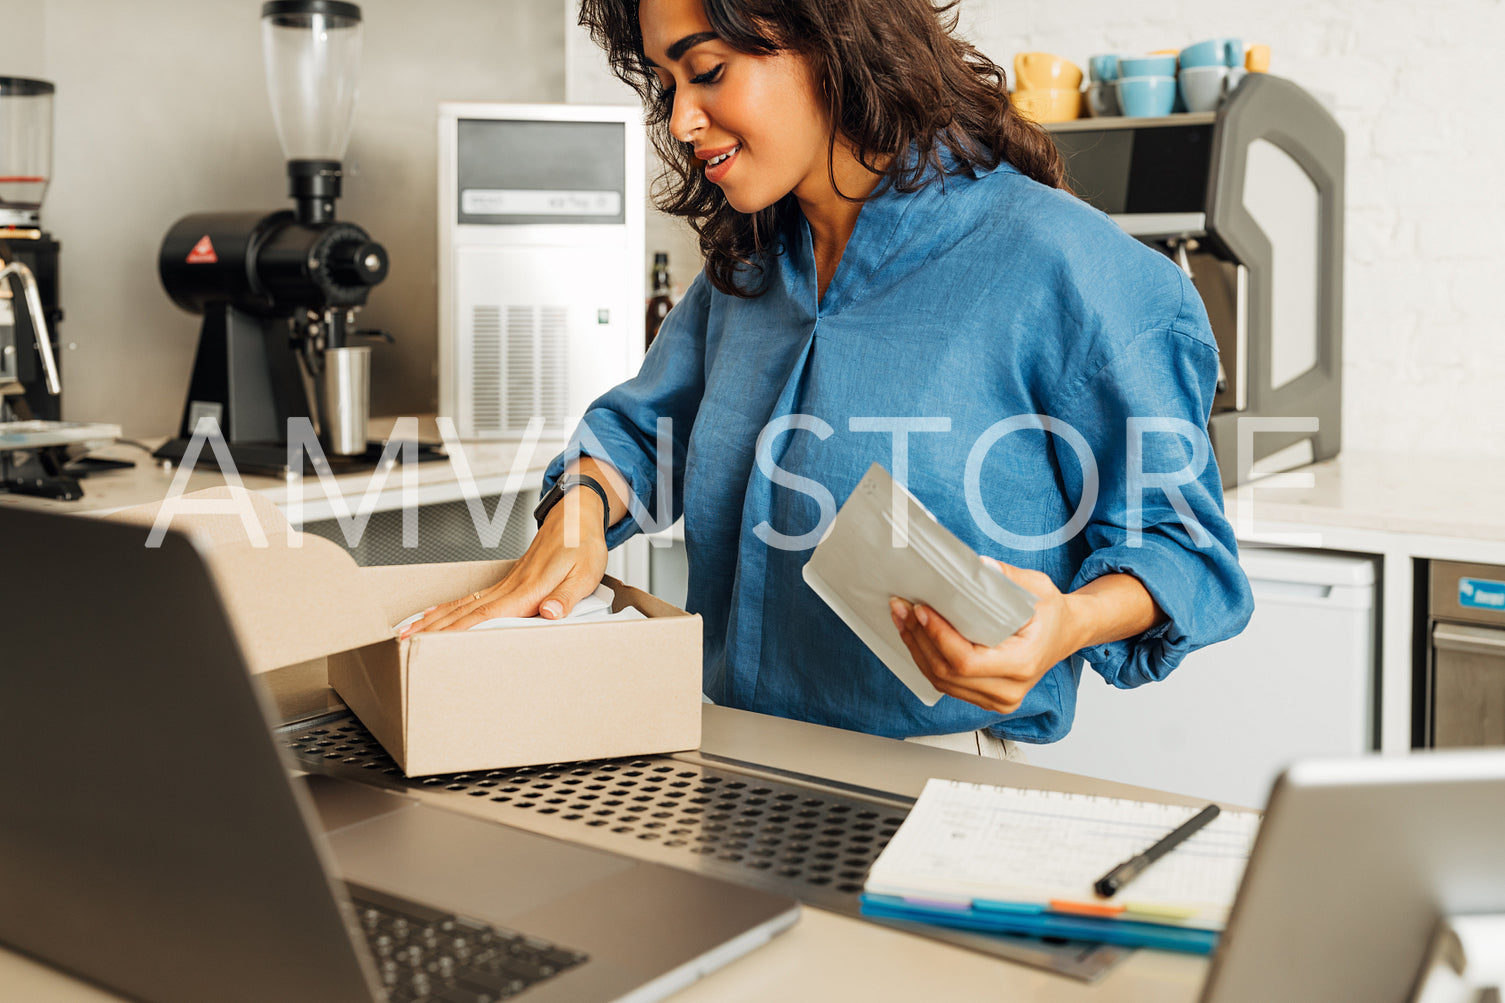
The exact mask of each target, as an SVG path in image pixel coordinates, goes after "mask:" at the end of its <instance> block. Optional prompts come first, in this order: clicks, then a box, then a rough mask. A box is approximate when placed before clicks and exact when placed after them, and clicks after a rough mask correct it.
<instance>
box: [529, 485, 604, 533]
mask: <svg viewBox="0 0 1505 1003" xmlns="http://www.w3.org/2000/svg"><path fill="white" fill-rule="evenodd" d="M575 488H590V489H591V490H592V491H594V492H595V493H596V494H597V495H599V496H600V497H601V532H602V533H605V532H607V531H609V530H610V529H611V500H610V499H609V498H607V497H606V489H605V488H603V487H602V486H601V482H600V481H598V480H596V479H595V478H594V477H590V476H587V475H585V474H565V475H564V476H563V477H561V478H559V480H557V481H555V482H554V486H553V487H552V488H550V489H549V492H548V494H546V495H544V496H543V498H542V499H541V500H540V501H539V503H538V507H537V508H535V509H534V510H533V518H534V519H536V520H537V521H538V525H539V526H540V527H542V526H543V521H544V519H546V518H548V515H549V511H550V510H551V509H553V507H554V506H555V505H558V504H559V499H561V498H563V497H564V496H565V495H567V494H569V493H570V492H571V491H572V490H574V489H575Z"/></svg>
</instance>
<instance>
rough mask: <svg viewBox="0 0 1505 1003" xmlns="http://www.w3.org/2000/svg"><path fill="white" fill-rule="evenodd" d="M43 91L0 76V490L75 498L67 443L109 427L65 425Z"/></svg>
mask: <svg viewBox="0 0 1505 1003" xmlns="http://www.w3.org/2000/svg"><path fill="white" fill-rule="evenodd" d="M53 92H54V88H53V85H52V84H51V83H49V82H47V81H46V80H29V79H25V78H22V77H0V491H6V492H11V493H15V494H29V495H37V496H39V497H43V498H54V499H58V500H62V501H73V500H76V499H78V498H80V497H82V494H83V491H82V489H81V488H80V487H79V483H78V477H80V476H82V473H81V472H79V471H78V470H77V469H76V468H71V467H68V466H67V464H68V462H69V461H68V453H67V450H68V449H69V448H70V447H74V446H78V445H91V444H97V443H107V442H110V441H112V440H113V439H115V438H117V437H119V435H120V428H119V426H117V425H106V424H96V423H86V422H65V421H61V420H59V419H60V418H61V416H62V392H63V383H62V371H61V366H60V353H59V348H60V346H59V344H58V331H57V329H58V323H59V322H60V321H61V320H62V319H63V311H62V310H61V309H59V308H58V243H57V241H55V240H53V239H52V236H51V235H50V234H48V233H47V232H46V231H44V230H43V229H42V226H41V210H42V199H43V197H44V196H45V195H46V194H47V184H48V181H49V180H50V178H51V175H52V97H53Z"/></svg>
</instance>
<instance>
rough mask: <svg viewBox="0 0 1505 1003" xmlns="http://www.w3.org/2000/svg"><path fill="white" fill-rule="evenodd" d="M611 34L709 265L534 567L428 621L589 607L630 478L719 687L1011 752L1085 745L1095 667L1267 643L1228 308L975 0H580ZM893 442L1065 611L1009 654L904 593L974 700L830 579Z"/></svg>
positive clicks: (921, 633)
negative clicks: (1041, 113)
mask: <svg viewBox="0 0 1505 1003" xmlns="http://www.w3.org/2000/svg"><path fill="white" fill-rule="evenodd" d="M581 23H582V24H585V25H587V26H589V27H590V29H591V31H592V33H593V36H594V37H595V38H596V40H597V41H598V42H600V43H601V44H602V45H604V47H605V48H606V50H607V53H608V56H609V58H610V62H611V65H612V67H613V69H614V71H615V72H616V73H617V75H618V76H620V77H621V78H622V79H624V80H625V81H627V82H628V83H629V84H631V85H632V86H634V87H635V88H636V89H637V91H638V92H639V93H640V94H641V95H642V96H643V97H644V100H645V102H646V103H647V105H648V109H649V111H648V121H649V127H650V129H651V130H652V134H653V136H654V140H655V142H656V145H657V146H658V148H659V151H660V153H661V154H662V156H663V157H664V160H665V162H666V163H667V164H669V165H670V167H671V168H672V177H671V178H670V179H669V180H668V183H667V185H666V186H665V189H664V191H663V192H662V195H661V198H660V207H661V208H663V209H665V210H666V211H668V212H672V213H675V214H677V215H680V216H684V217H686V218H687V219H689V220H690V222H691V223H692V225H693V226H694V227H695V228H696V230H697V231H698V233H699V234H700V241H701V247H702V249H703V250H704V252H705V254H706V267H705V270H704V272H703V273H702V274H701V275H700V276H699V277H698V278H697V279H696V280H695V282H694V283H693V284H692V285H691V287H690V288H689V290H688V291H687V292H686V294H685V296H684V298H683V300H682V301H681V302H680V303H679V305H677V306H676V307H675V308H674V310H673V311H672V312H671V313H670V315H669V316H668V317H667V318H666V319H665V321H664V324H663V326H662V328H661V330H660V332H659V335H658V338H657V339H656V340H655V342H654V344H653V347H652V349H651V350H650V351H649V353H648V356H647V358H646V359H645V361H644V363H643V367H642V371H641V372H640V373H639V375H638V376H637V377H636V378H635V379H633V380H631V381H630V382H628V383H626V384H623V385H622V386H619V387H617V388H615V389H614V390H612V391H610V392H608V393H607V394H605V395H604V396H603V397H601V398H600V400H598V401H597V402H596V403H595V404H594V405H593V406H592V409H591V410H590V412H589V413H588V414H587V415H586V416H585V419H584V421H583V422H582V427H581V429H580V430H579V431H578V432H577V434H576V436H575V440H574V442H573V443H572V448H571V450H569V451H567V452H566V453H565V454H564V455H563V456H561V457H559V458H556V459H555V461H554V463H553V464H552V465H551V467H550V468H549V470H548V472H547V474H546V486H551V485H554V484H555V482H556V481H558V480H559V478H561V476H563V475H566V474H570V475H581V476H583V477H585V478H589V481H587V482H585V483H583V485H582V484H581V482H580V481H579V480H578V479H577V478H575V477H571V478H569V479H567V480H566V481H565V482H564V486H566V487H568V491H567V492H564V493H563V495H562V496H563V498H564V500H565V504H553V502H554V501H555V500H556V499H557V498H558V497H559V496H560V495H561V492H558V491H553V492H550V493H549V495H546V497H545V502H547V503H549V506H548V507H547V514H546V515H545V516H544V519H543V522H542V526H541V529H540V532H539V535H538V537H537V539H536V540H535V541H534V543H533V545H532V546H531V547H530V548H529V550H528V553H527V554H526V555H525V556H524V557H523V558H522V560H521V561H520V562H519V563H518V565H517V567H516V568H515V569H514V571H513V572H512V573H511V574H510V575H509V576H508V578H507V579H506V580H505V581H502V582H500V583H498V584H497V585H496V586H494V587H493V588H491V589H489V590H487V591H485V592H482V593H477V594H476V595H474V596H470V597H466V598H465V599H462V600H457V601H456V602H453V603H449V604H446V605H444V606H441V607H439V608H438V609H436V610H434V611H433V612H431V613H430V614H429V615H428V616H427V617H426V618H425V620H424V621H423V622H422V623H421V624H420V626H419V629H448V628H463V627H466V626H469V625H471V624H473V623H476V622H479V621H480V620H482V619H485V618H488V617H492V616H500V615H532V614H538V615H542V616H545V617H558V616H562V615H564V614H566V613H567V612H568V611H569V610H570V609H571V608H572V606H573V605H574V603H575V602H576V601H578V600H579V599H580V598H581V597H583V596H584V595H586V594H588V593H589V592H590V591H591V590H592V589H593V588H594V587H595V586H596V584H597V583H598V582H599V580H600V577H601V574H602V572H603V570H604V568H605V563H606V553H607V547H608V545H613V546H614V545H616V544H617V543H620V542H621V541H622V540H623V539H625V538H627V537H628V536H629V535H631V534H632V533H633V532H635V531H636V530H637V529H638V524H637V520H636V519H634V518H628V517H627V515H628V511H629V499H630V498H632V499H635V500H636V502H637V503H639V504H641V505H643V506H646V509H647V510H648V511H649V512H656V511H658V508H657V506H658V503H659V502H660V497H659V495H660V492H661V490H662V489H663V488H668V489H671V490H672V499H671V501H672V505H673V508H674V511H675V513H676V514H678V513H679V512H680V511H681V510H682V511H683V514H684V524H685V535H686V543H687V547H688V552H689V562H690V578H689V597H690V598H689V603H688V605H689V607H690V609H691V610H692V611H693V612H698V613H700V614H701V615H702V616H703V617H704V618H705V628H706V636H705V686H706V692H707V693H708V694H709V695H710V696H711V698H712V699H714V700H716V701H717V702H718V703H723V704H729V705H731V706H736V707H743V708H749V709H752V710H758V711H762V712H766V713H772V714H777V715H781V716H787V717H795V718H801V719H804V720H810V721H816V722H819V723H823V724H829V725H835V726H838V727H844V728H851V729H857V730H862V731H868V732H873V733H877V734H882V735H888V736H892V737H923V736H944V737H940V738H932V739H931V741H932V743H933V744H946V745H950V746H952V747H957V748H967V749H971V750H973V751H980V752H991V753H992V754H995V755H997V754H1009V743H1010V742H1012V741H1014V740H1019V741H1026V742H1049V741H1054V740H1056V739H1059V738H1060V737H1061V736H1063V735H1064V734H1065V733H1066V732H1067V730H1068V729H1069V728H1070V726H1071V720H1072V714H1073V710H1074V707H1075V698H1076V688H1077V684H1078V681H1079V679H1080V674H1081V671H1082V665H1083V662H1084V660H1085V661H1086V662H1089V663H1091V665H1092V666H1093V668H1094V669H1095V670H1096V671H1098V672H1099V673H1101V674H1102V675H1103V676H1104V677H1105V678H1106V679H1107V680H1108V681H1109V682H1110V683H1113V684H1115V685H1118V686H1124V687H1127V686H1136V685H1139V684H1141V683H1144V682H1148V681H1151V680H1156V679H1160V678H1162V677H1164V676H1165V674H1166V673H1168V672H1169V671H1170V670H1171V669H1172V668H1173V667H1174V666H1175V665H1176V664H1177V663H1178V662H1179V661H1180V660H1181V659H1182V658H1183V657H1184V656H1185V655H1186V653H1187V652H1189V651H1191V650H1193V649H1195V648H1198V647H1200V646H1202V645H1205V644H1208V643H1211V642H1213V641H1217V640H1220V639H1223V638H1225V637H1228V636H1231V635H1232V634H1235V633H1237V632H1238V631H1239V630H1241V629H1242V627H1243V625H1244V623H1245V622H1246V621H1247V618H1248V615H1249V612H1250V608H1251V600H1250V595H1249V590H1248V584H1247V582H1246V581H1245V579H1244V576H1243V574H1242V572H1241V571H1240V569H1239V566H1238V563H1237V560H1236V554H1235V544H1234V541H1233V535H1232V532H1231V530H1230V528H1229V526H1228V524H1227V522H1226V520H1225V519H1224V517H1223V514H1222V491H1221V487H1220V483H1219V477H1218V472H1217V469H1216V466H1215V464H1214V463H1213V462H1212V461H1210V460H1209V459H1208V449H1207V442H1206V438H1205V436H1206V433H1205V427H1206V421H1207V416H1208V412H1209V409H1210V407H1211V401H1212V397H1213V392H1214V382H1215V378H1216V370H1217V352H1216V347H1215V342H1214V341H1213V338H1212V334H1211V331H1210V329H1209V327H1208V323H1207V319H1206V315H1205V312H1204V311H1203V308H1202V304H1201V301H1200V299H1199V298H1198V296H1197V294H1196V292H1195V290H1194V289H1193V288H1192V287H1191V285H1190V283H1189V282H1188V281H1187V279H1186V278H1185V277H1184V276H1183V275H1182V273H1181V271H1180V270H1179V269H1178V268H1176V267H1175V266H1174V265H1173V264H1172V263H1171V262H1170V261H1168V260H1167V259H1165V258H1164V257H1163V256H1161V255H1159V254H1157V253H1155V252H1154V251H1151V250H1150V249H1148V248H1146V247H1145V246H1144V245H1142V244H1140V243H1139V242H1137V241H1135V240H1133V239H1132V238H1130V237H1128V236H1127V235H1125V234H1124V233H1123V232H1122V231H1121V230H1120V229H1119V228H1118V227H1117V226H1115V225H1114V224H1113V223H1112V221H1110V220H1109V219H1108V218H1107V217H1106V216H1103V215H1102V214H1100V213H1098V212H1097V211H1095V210H1093V209H1091V208H1089V207H1088V206H1086V205H1085V204H1084V203H1082V202H1080V201H1079V200H1077V199H1076V198H1074V197H1073V196H1071V195H1070V194H1068V193H1067V192H1065V191H1063V190H1062V189H1061V186H1062V166H1061V162H1060V159H1059V157H1058V155H1057V154H1056V152H1055V149H1054V146H1053V145H1052V143H1051V142H1050V139H1049V137H1048V136H1046V135H1045V134H1044V133H1043V131H1041V130H1040V129H1039V128H1038V127H1037V126H1034V125H1033V124H1030V123H1028V122H1026V121H1025V120H1022V119H1021V118H1019V117H1018V115H1017V114H1016V113H1015V112H1014V110H1013V109H1012V107H1011V106H1010V105H1009V102H1008V98H1007V95H1006V93H1005V92H1004V89H1003V74H1002V71H1001V70H999V69H998V67H996V66H995V65H993V64H992V63H991V62H989V61H987V60H986V59H985V58H983V57H982V56H980V55H979V54H978V53H977V52H976V51H975V50H974V49H972V48H971V47H970V46H969V45H967V44H966V43H965V42H963V41H961V40H960V39H958V38H956V37H955V36H954V35H953V34H952V30H953V29H954V26H955V24H954V20H952V19H949V6H943V7H942V8H941V9H939V10H938V9H936V8H935V7H934V6H933V5H932V3H931V2H930V0H703V2H702V0H641V2H640V3H638V2H634V0H584V2H583V4H582V14H581ZM664 418H667V419H670V420H671V421H672V425H671V426H670V430H669V433H668V436H667V438H665V439H664V440H663V442H664V444H666V445H668V446H669V449H668V453H669V454H670V455H668V456H663V457H661V456H660V451H661V448H662V447H661V445H660V439H659V435H660V424H659V421H660V419H664ZM1131 419H1132V420H1133V421H1131ZM1000 422H1003V424H1000ZM1135 422H1138V424H1135ZM659 459H662V460H663V461H664V464H665V466H666V467H667V468H669V469H670V471H671V473H670V474H669V476H668V477H666V478H663V479H662V481H666V482H667V483H662V482H661V480H660V479H658V478H656V468H655V463H656V461H657V460H659ZM671 461H672V462H671ZM1131 461H1132V462H1131ZM874 462H878V463H882V464H883V465H884V466H885V467H887V468H889V469H890V470H891V471H892V472H893V473H894V474H895V476H896V478H898V479H900V480H901V481H907V483H908V486H909V487H910V489H911V490H912V491H913V492H914V494H915V495H916V496H917V497H918V498H919V499H920V501H921V502H923V503H924V504H925V505H926V506H927V507H928V508H929V509H930V510H931V511H932V512H933V513H934V514H935V515H936V517H937V518H938V519H939V520H940V521H941V523H943V524H944V525H946V526H947V527H949V528H950V529H951V530H952V531H953V532H955V533H956V534H957V535H958V536H960V537H961V538H962V539H963V540H965V541H966V542H967V543H969V544H970V545H971V546H972V547H973V548H974V549H976V550H977V551H978V552H979V553H981V554H985V555H988V557H989V558H992V559H995V561H997V562H999V564H998V566H999V567H1000V568H1001V569H1002V570H1003V571H1004V573H1005V574H1007V575H1008V576H1009V577H1011V578H1012V579H1014V580H1015V581H1017V582H1018V583H1020V584H1021V585H1023V586H1025V587H1026V588H1028V589H1029V590H1030V591H1032V592H1033V593H1034V594H1035V595H1036V596H1038V597H1039V599H1040V601H1039V604H1038V606H1037V607H1036V610H1035V614H1034V618H1033V619H1032V620H1031V621H1030V622H1029V624H1027V625H1026V626H1025V627H1024V628H1023V629H1022V630H1020V631H1019V633H1018V634H1016V635H1015V636H1014V637H1011V638H1009V639H1008V640H1007V641H1005V642H1003V643H1002V644H1000V645H997V646H995V647H983V646H979V645H974V644H972V643H971V642H970V641H968V640H967V639H965V638H963V637H961V636H960V635H959V634H958V633H957V632H956V631H955V630H954V629H953V628H952V627H951V626H950V625H949V624H948V623H947V622H946V621H945V620H944V619H943V618H942V617H941V616H939V615H938V614H937V613H935V611H934V610H931V609H928V608H926V607H924V606H918V607H911V606H910V605H909V604H908V603H906V602H904V601H903V599H902V598H896V599H895V601H894V603H893V619H894V626H895V629H896V630H897V631H899V634H900V636H901V637H902V638H903V640H904V643H905V644H906V646H907V647H908V648H909V651H910V653H911V654H912V655H913V657H914V659H915V662H916V664H917V665H918V666H919V668H920V669H921V671H923V672H924V673H925V675H926V676H927V677H928V678H929V679H930V680H931V681H932V682H933V683H934V685H935V686H936V688H937V689H939V690H940V691H941V692H942V693H944V694H946V695H947V696H949V697H951V698H953V699H942V700H941V701H940V702H939V703H937V704H936V705H935V706H934V707H927V706H925V705H924V704H923V703H921V702H920V701H919V700H917V699H915V698H914V697H913V696H912V695H911V694H910V692H909V691H908V690H907V689H906V688H905V687H904V686H903V685H902V684H901V683H900V682H899V681H898V680H897V679H896V678H895V677H894V676H893V675H892V674H891V673H889V672H888V671H887V670H886V669H885V668H884V667H883V665H882V663H881V662H879V661H878V659H877V658H876V657H875V656H873V655H872V653H871V652H870V651H868V649H867V648H866V647H865V646H864V645H863V644H862V642H861V641H859V640H858V638H857V637H856V636H855V635H854V634H853V633H852V632H851V631H850V630H848V629H847V627H846V626H845V625H844V624H843V623H842V621H841V620H840V619H839V618H838V617H837V616H836V615H835V614H834V613H833V612H832V611H831V610H830V609H828V608H827V607H826V606H825V605H824V604H823V603H822V602H821V601H820V600H819V599H817V598H816V597H815V595H814V594H813V593H812V592H811V591H810V590H809V588H808V587H807V586H806V585H805V584H804V582H803V580H802V579H801V576H800V571H801V569H802V567H803V566H804V564H805V562H806V561H807V560H808V559H809V556H810V552H811V550H812V548H813V546H814V544H815V543H816V541H817V540H818V539H819V537H820V534H821V532H823V531H824V529H825V526H826V525H828V523H829V519H830V517H831V515H832V514H833V512H834V509H835V505H836V504H837V503H838V502H839V501H840V500H842V499H844V498H846V496H847V495H848V494H849V493H850V492H851V490H852V488H853V487H854V486H855V485H856V483H857V481H858V479H859V478H860V477H861V476H862V474H863V473H864V471H865V470H866V469H867V468H868V466H869V465H870V464H871V463H874ZM1131 466H1132V468H1133V469H1131ZM1141 472H1142V475H1141ZM1146 484H1156V485H1161V487H1156V488H1149V489H1145V488H1144V485H1146ZM1166 484H1169V485H1170V486H1169V487H1165V486H1164V485H1166ZM1131 487H1132V488H1133V489H1134V490H1133V496H1132V497H1131ZM1178 508H1179V509H1180V511H1178ZM1074 516H1075V518H1074Z"/></svg>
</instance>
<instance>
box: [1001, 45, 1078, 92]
mask: <svg viewBox="0 0 1505 1003" xmlns="http://www.w3.org/2000/svg"><path fill="white" fill-rule="evenodd" d="M1081 86H1082V70H1081V68H1080V67H1079V66H1077V65H1076V64H1075V63H1073V62H1072V61H1071V60H1069V59H1065V58H1063V57H1061V56H1053V55H1051V54H1050V53H1048V52H1021V53H1019V55H1017V56H1015V57H1014V89H1015V90H1021V91H1029V90H1050V89H1056V90H1078V89H1079V88H1081Z"/></svg>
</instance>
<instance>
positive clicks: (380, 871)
mask: <svg viewBox="0 0 1505 1003" xmlns="http://www.w3.org/2000/svg"><path fill="white" fill-rule="evenodd" d="M329 842H330V845H331V846H332V847H333V849H334V854H335V858H336V859H337V860H338V861H339V865H340V871H341V874H342V876H343V877H344V878H346V879H347V880H349V881H354V882H357V883H359V884H363V885H369V886H371V887H372V888H378V889H382V890H385V891H388V892H391V893H395V894H398V895H403V896H406V897H408V898H411V899H413V900H414V901H416V902H421V903H425V904H430V905H433V906H434V907H436V908H443V909H447V910H452V911H455V912H460V913H464V914H466V915H470V916H474V917H476V918H477V919H485V920H490V921H491V922H495V923H506V922H507V920H508V919H509V918H510V917H513V916H517V915H520V914H522V913H525V912H529V911H530V910H533V909H536V908H538V907H539V906H541V905H543V904H545V903H547V902H551V901H553V900H554V899H556V898H559V897H560V896H563V895H568V894H570V893H571V892H574V891H577V890H578V889H581V888H584V887H585V886H586V885H589V884H591V883H593V882H596V881H599V880H601V879H602V878H605V877H609V876H611V875H613V874H617V873H620V872H622V871H625V870H627V869H629V868H631V867H634V866H636V865H635V864H634V863H633V862H632V861H630V860H624V859H622V858H620V857H616V856H612V855H610V854H606V853H599V852H597V851H595V850H589V849H586V848H585V847H581V846H575V845H573V844H570V843H562V842H558V841H556V840H552V839H548V838H547V837H544V836H535V835H533V834H532V833H527V832H521V831H519V830H517V829H509V828H507V827H506V826H504V825H498V824H497V823H494V822H486V821H482V820H480V819H475V818H468V817H466V816H464V815H459V814H456V813H454V812H451V811H446V810H444V809H442V808H432V807H429V806H427V805H420V806H418V807H417V808H416V810H411V811H400V812H395V813H393V814H390V815H384V816H382V817H380V818H376V819H373V820H371V821H369V822H366V823H364V824H361V825H356V826H352V827H350V828H347V829H342V830H340V831H338V832H335V833H333V834H331V835H330V836H329Z"/></svg>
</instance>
